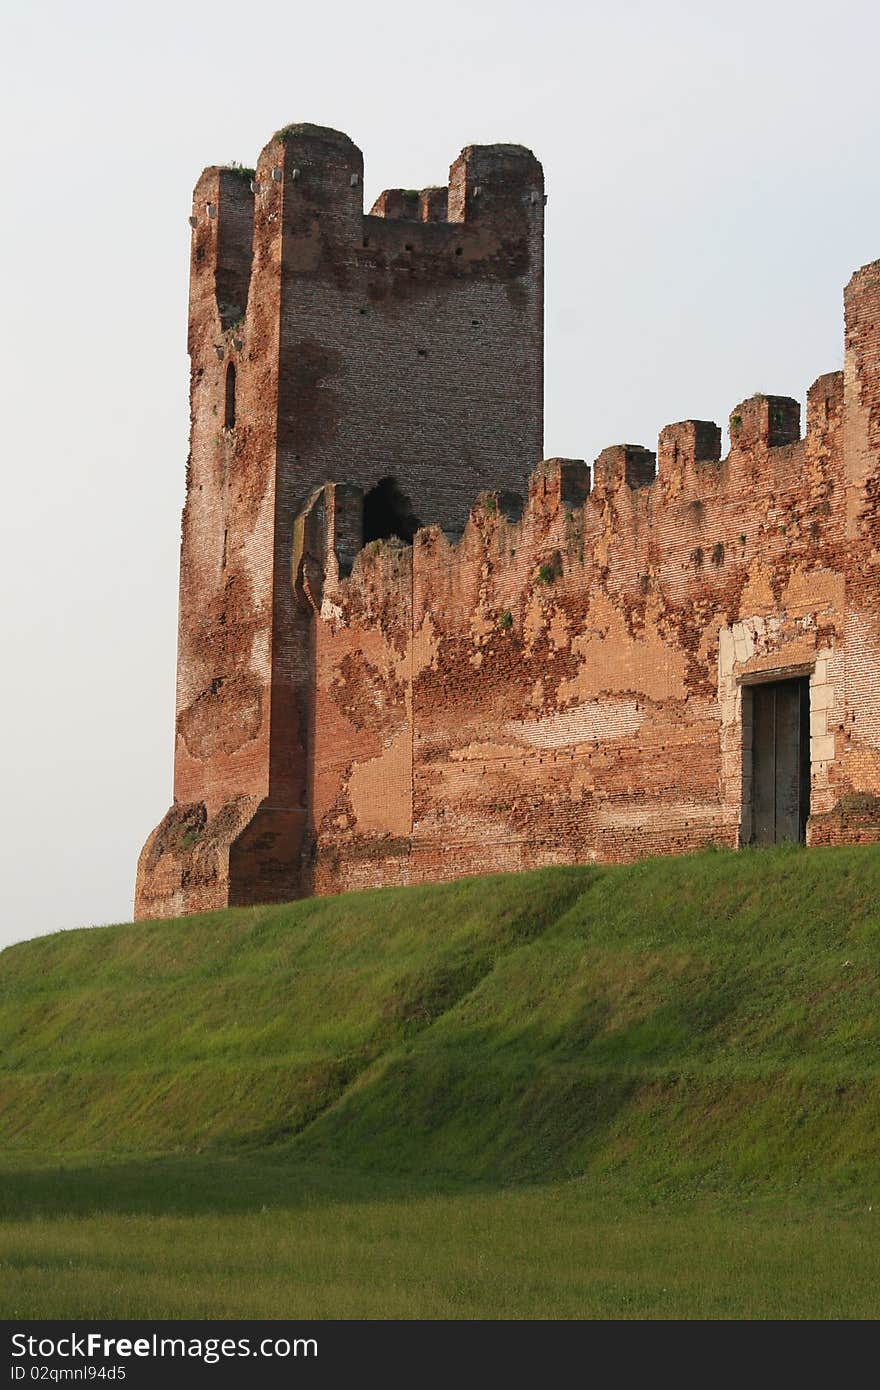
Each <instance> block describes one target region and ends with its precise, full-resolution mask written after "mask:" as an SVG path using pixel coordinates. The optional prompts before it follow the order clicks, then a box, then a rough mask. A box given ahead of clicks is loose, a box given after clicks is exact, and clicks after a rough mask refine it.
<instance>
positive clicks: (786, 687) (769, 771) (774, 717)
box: [752, 679, 810, 845]
mask: <svg viewBox="0 0 880 1390" xmlns="http://www.w3.org/2000/svg"><path fill="white" fill-rule="evenodd" d="M752 799H753V800H752V839H753V841H754V843H755V844H757V845H780V844H784V843H786V842H793V843H797V842H798V841H803V839H804V837H805V834H806V828H807V817H808V816H809V814H810V687H809V682H808V681H807V680H806V679H803V680H791V681H775V682H774V683H773V684H772V685H755V686H752Z"/></svg>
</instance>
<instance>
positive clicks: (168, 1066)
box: [0, 848, 880, 1317]
mask: <svg viewBox="0 0 880 1390" xmlns="http://www.w3.org/2000/svg"><path fill="white" fill-rule="evenodd" d="M878 973H880V851H878V850H876V849H873V848H852V849H834V850H811V851H803V850H798V849H789V850H778V851H760V852H744V853H741V854H730V853H724V852H721V853H717V852H716V853H711V852H707V853H704V854H700V855H693V856H689V857H685V858H679V859H666V860H654V861H648V862H644V863H640V864H636V865H631V866H627V867H617V868H610V867H592V866H591V867H581V868H554V869H545V870H539V871H536V872H533V873H527V874H518V875H495V876H491V877H486V878H476V879H468V880H462V881H460V882H458V883H452V884H444V885H432V886H423V887H417V888H410V889H389V890H382V891H379V892H369V893H359V894H348V895H345V896H343V897H338V898H324V899H313V900H310V901H305V902H298V903H293V904H289V905H285V906H282V907H266V908H251V909H237V910H231V911H227V912H220V913H212V914H205V915H202V916H199V917H193V918H189V919H185V920H182V921H175V922H164V923H151V924H139V925H135V926H120V927H107V928H96V929H92V930H89V931H78V932H65V933H59V934H57V935H54V936H51V937H43V938H39V939H37V940H34V941H31V942H26V943H23V944H21V945H18V946H13V947H10V948H9V949H8V950H6V951H5V952H3V953H2V956H0V1134H2V1136H3V1139H2V1150H3V1152H2V1155H0V1171H2V1183H0V1216H2V1218H3V1225H2V1231H0V1269H2V1272H3V1274H4V1276H6V1277H4V1278H2V1279H0V1316H6V1317H10V1316H16V1317H24V1316H35V1317H48V1316H57V1317H83V1316H103V1317H110V1316H117V1317H122V1316H130V1317H138V1316H139V1317H158V1316H166V1317H175V1316H177V1317H188V1316H191V1317H198V1316H207V1317H212V1316H216V1317H220V1316H253V1317H257V1316H265V1317H287V1316H298V1317H299V1316H302V1317H307V1316H317V1317H346V1316H348V1317H355V1316H366V1317H443V1316H463V1317H468V1316H470V1317H525V1316H529V1317H544V1316H562V1317H580V1316H605V1317H607V1316H612V1317H613V1316H621V1317H623V1316H680V1317H687V1316H691V1317H693V1316H737V1317H751V1316H783V1317H784V1316H794V1317H800V1316H819V1317H827V1316H837V1317H846V1316H852V1317H867V1316H874V1315H876V1313H877V1311H878V1299H877V1295H876V1292H875V1290H876V1287H877V1276H878V1274H880V1260H878V1258H877V1242H878V1238H877V1236H876V1235H875V1230H876V1227H875V1222H876V1221H877V1220H878V1219H880V1182H878V1179H880V1155H878V1132H880V1087H878V1084H877V1083H878V1062H880V1013H878V1009H877V999H878V989H877V986H878Z"/></svg>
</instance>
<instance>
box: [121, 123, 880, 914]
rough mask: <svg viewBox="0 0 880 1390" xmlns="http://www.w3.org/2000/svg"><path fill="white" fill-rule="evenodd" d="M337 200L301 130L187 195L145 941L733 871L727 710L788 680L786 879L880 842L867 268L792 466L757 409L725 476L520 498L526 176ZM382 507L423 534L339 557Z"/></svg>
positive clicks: (628, 460) (664, 436) (742, 799)
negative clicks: (166, 926) (699, 870)
mask: <svg viewBox="0 0 880 1390" xmlns="http://www.w3.org/2000/svg"><path fill="white" fill-rule="evenodd" d="M361 184H362V164H361V159H360V154H359V152H358V151H357V149H356V147H355V146H353V145H352V144H351V142H350V141H349V140H348V139H347V137H344V136H341V135H338V134H337V133H336V132H328V131H324V130H321V129H318V128H315V127H291V128H290V129H289V130H288V131H287V132H281V133H280V134H279V135H278V136H276V137H275V139H274V140H273V141H272V142H270V144H269V145H268V146H267V147H266V150H264V152H263V154H262V155H261V158H260V162H259V164H258V167H257V170H256V171H255V174H254V178H253V186H254V191H253V192H252V191H251V186H250V182H249V180H248V179H247V178H246V177H242V176H241V174H240V173H238V172H236V171H228V170H208V171H206V173H205V174H204V175H203V176H202V179H201V180H200V183H199V184H198V185H197V188H196V197H195V203H194V211H193V219H194V222H195V226H194V231H193V267H192V290H191V326H190V352H191V356H192V362H193V396H192V399H193V410H192V440H191V452H190V463H189V469H188V491H187V503H186V509H185V511H184V525H183V542H182V559H181V623H180V653H179V674H178V686H179V688H178V719H177V731H178V732H177V755H176V770H175V803H174V805H173V806H172V808H171V810H170V811H169V813H168V815H167V816H166V817H165V819H164V821H163V822H162V824H161V825H160V826H159V827H158V828H157V830H156V831H154V832H153V835H152V836H151V837H150V839H149V840H148V842H147V844H146V846H145V848H144V851H143V853H142V856H141V861H140V865H139V874H138V893H137V904H136V911H137V914H138V915H139V916H155V915H172V914H176V913H180V912H183V911H192V910H198V909H200V908H203V907H212V906H217V905H222V904H224V903H226V902H247V901H267V900H278V899H281V898H285V897H292V896H296V895H298V894H302V893H310V892H315V893H326V892H335V891H339V890H340V889H345V888H353V887H364V886H371V885H378V884H385V883H392V882H410V881H421V880H426V879H428V880H430V879H442V878H449V877H454V876H457V875H460V874H466V873H476V872H484V871H487V870H500V869H517V868H523V867H529V866H532V865H538V864H545V863H556V862H564V863H570V862H583V861H588V860H592V859H601V860H620V859H629V858H633V857H637V856H641V855H645V854H656V853H670V852H677V851H680V850H685V849H690V848H696V847H699V846H701V845H703V844H706V843H707V842H715V843H718V844H722V845H728V846H731V847H732V846H735V845H738V844H740V843H743V842H747V841H748V839H749V837H750V834H751V823H750V791H751V789H750V777H751V725H750V707H751V705H750V691H751V687H752V685H753V684H754V683H756V682H760V681H764V680H771V679H784V678H787V677H788V676H791V675H799V676H805V677H807V678H808V679H809V684H810V782H811V790H810V820H809V823H808V829H807V836H808V840H809V842H810V843H833V842H837V841H841V840H849V841H853V840H855V841H859V840H867V839H878V838H880V696H878V691H880V511H878V497H880V340H878V333H880V318H878V309H880V263H877V264H875V265H872V266H867V267H865V268H864V269H863V270H861V271H860V272H858V273H857V274H856V275H855V276H854V277H853V280H852V281H851V283H850V285H849V286H848V288H847V292H846V362H845V371H844V372H843V373H832V374H830V375H828V376H824V377H820V378H819V379H818V381H817V382H816V383H815V384H814V386H813V387H812V388H811V390H810V392H809V395H808V402H807V420H806V431H805V434H804V436H803V437H801V429H800V408H799V406H798V404H797V402H795V401H792V400H789V399H787V398H781V397H766V396H757V397H754V398H752V399H751V400H749V401H745V402H743V403H742V404H741V405H740V406H738V407H737V408H736V409H735V410H734V411H733V413H732V414H731V417H730V439H731V448H730V452H729V454H728V455H727V457H725V458H723V459H722V458H721V457H720V454H721V433H720V430H719V429H718V427H717V426H716V425H715V424H714V423H712V422H706V421H684V422H681V423H679V424H675V425H670V426H668V427H667V428H665V429H664V430H663V431H662V432H661V435H660V439H659V441H658V446H657V450H656V453H655V452H654V451H649V450H648V449H645V448H643V447H637V446H632V445H621V446H617V447H614V448H611V449H607V450H605V451H604V452H603V453H602V454H601V455H600V457H599V458H598V459H597V460H596V464H595V468H594V470H593V472H594V476H593V477H592V478H591V476H590V470H589V469H588V468H587V467H586V466H585V465H584V464H583V463H581V462H579V461H577V460H549V461H545V462H543V463H541V464H540V465H538V466H537V467H535V465H536V463H537V460H538V459H539V457H540V453H541V447H540V441H541V411H540V398H541V375H542V357H543V345H542V338H541V301H542V289H541V284H542V222H543V183H542V178H541V172H540V166H539V165H538V164H537V161H535V160H534V158H533V156H531V155H530V154H529V152H528V151H525V150H523V149H522V148H521V147H517V146H492V147H471V148H470V149H468V150H466V151H464V152H463V154H462V156H461V158H460V159H459V160H458V161H456V163H455V164H454V165H453V166H452V169H451V171H450V181H449V185H448V187H447V188H444V189H436V188H431V189H426V190H422V191H421V192H415V191H408V190H389V191H388V192H386V193H384V194H383V195H382V196H381V197H380V199H379V200H378V202H377V204H376V205H375V206H374V208H373V211H372V212H371V213H370V214H369V215H367V216H364V214H363V209H362V202H361V198H362V193H361ZM212 206H213V209H214V210H213V213H212V212H211V207H212ZM242 301H244V303H242ZM230 364H232V366H233V367H234V369H235V373H236V376H235V420H234V423H232V424H230V423H228V421H227V420H226V414H227V412H228V399H229V397H228V391H227V373H228V372H229V370H230ZM387 477H393V478H394V479H395V482H396V484H397V486H398V487H399V489H400V490H401V492H402V494H403V495H404V496H405V498H406V500H407V503H408V505H409V506H410V508H411V512H412V515H413V519H414V522H415V523H418V524H419V528H420V529H417V530H416V534H415V536H414V540H413V544H412V545H405V544H403V543H402V542H400V541H398V540H394V539H378V540H376V541H373V542H368V543H367V545H366V546H365V547H364V546H363V540H364V529H363V528H364V516H365V509H364V498H365V495H367V494H368V493H369V490H370V489H371V488H372V487H373V486H374V485H375V484H376V483H377V482H379V481H380V479H382V478H387ZM328 480H330V481H328ZM591 483H592V487H591ZM516 494H521V495H524V494H527V496H525V504H524V506H523V505H522V503H520V504H518V503H517V500H516Z"/></svg>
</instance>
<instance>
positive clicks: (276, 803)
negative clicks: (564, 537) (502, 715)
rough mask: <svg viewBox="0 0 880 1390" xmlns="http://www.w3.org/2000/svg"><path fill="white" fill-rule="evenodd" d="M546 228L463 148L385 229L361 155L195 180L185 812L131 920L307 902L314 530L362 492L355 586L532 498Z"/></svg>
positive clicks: (184, 564) (539, 204)
mask: <svg viewBox="0 0 880 1390" xmlns="http://www.w3.org/2000/svg"><path fill="white" fill-rule="evenodd" d="M543 216H544V193H543V175H542V170H541V166H540V164H539V163H538V161H537V160H536V159H535V158H534V156H533V155H532V154H531V153H530V152H529V151H528V150H526V149H524V148H522V147H521V146H518V145H489V146H469V147H468V148H467V149H465V150H464V151H463V152H462V154H461V155H460V156H459V158H458V159H457V160H456V161H455V163H454V164H453V165H452V168H451V170H450V176H449V184H448V187H446V188H427V189H423V190H421V191H420V192H417V191H415V190H407V189H391V190H388V191H386V192H385V193H383V194H382V195H381V196H380V197H379V199H378V200H377V201H376V203H375V205H374V206H373V208H372V210H371V212H370V213H369V214H368V215H365V214H364V210H363V160H362V156H361V152H360V150H358V148H357V147H356V146H355V145H354V144H353V143H352V142H351V140H350V139H349V138H348V137H347V136H345V135H343V134H340V133H339V132H338V131H333V130H328V129H324V128H322V127H318V126H311V125H293V126H288V127H286V128H285V129H284V130H281V131H279V132H278V133H277V134H276V135H275V136H274V137H273V139H272V140H271V141H270V142H269V144H268V145H267V146H266V148H265V149H264V150H263V152H262V154H261V155H260V158H259V161H258V164H257V168H256V170H255V171H253V174H251V171H247V170H240V169H237V168H229V169H221V168H209V169H206V170H205V172H204V173H203V174H202V176H201V178H200V179H199V181H198V183H197V184H196V188H195V192H194V197H193V211H192V217H191V219H190V222H191V225H192V260H191V270H190V312H189V354H190V359H191V441H190V455H189V460H188V464H187V494H186V504H185V507H184V512H183V531H182V541H181V570H180V625H179V642H178V673H177V717H176V742H175V772H174V804H173V805H172V807H171V809H170V810H169V812H168V814H167V815H166V816H165V818H164V820H163V821H162V822H161V824H160V825H159V826H158V827H157V829H156V830H155V831H154V832H153V834H152V835H151V836H150V837H149V839H148V841H147V843H146V845H145V846H144V849H143V851H142V854H141V858H140V862H139V866H138V881H137V892H136V902H135V912H136V916H138V917H151V916H169V915H176V914H179V913H182V912H186V911H198V910H202V909H208V908H214V907H220V906H225V905H226V904H228V903H229V904H231V903H247V902H268V901H283V900H286V899H289V898H292V897H295V896H296V895H297V894H298V893H299V892H301V891H303V886H304V880H303V852H304V843H305V841H304V835H305V828H306V825H307V823H308V778H307V775H306V758H307V750H308V743H309V728H308V720H309V690H310V686H311V684H312V683H313V677H312V674H311V672H312V659H311V653H310V646H309V643H310V625H309V622H308V620H307V617H306V616H305V615H304V614H303V612H302V611H301V604H299V603H298V601H297V597H296V592H295V585H296V581H297V578H298V574H297V569H298V566H299V565H300V564H301V561H302V556H301V546H300V545H299V543H298V540H297V528H298V524H299V525H300V526H301V525H302V522H299V523H298V518H300V514H301V512H302V509H303V507H304V505H305V503H306V502H307V500H308V498H309V497H310V495H311V494H312V493H313V492H314V490H315V489H317V488H320V487H322V486H323V484H325V483H326V482H327V481H334V482H337V483H340V484H342V483H346V484H351V485H353V486H351V487H349V488H348V489H343V488H337V489H336V498H337V514H336V517H335V533H336V536H337V547H338V552H339V559H340V563H341V564H342V565H343V566H345V565H346V564H350V563H351V560H352V559H353V558H354V555H355V554H356V553H357V551H358V550H360V548H361V547H362V545H363V544H364V543H365V542H368V541H370V540H373V539H382V538H384V537H388V536H391V535H395V534H396V535H398V536H399V537H400V538H401V539H402V540H404V541H410V540H411V539H412V536H413V533H414V531H415V530H416V529H417V527H418V526H419V525H426V524H432V523H433V524H437V525H439V526H440V527H441V528H442V529H443V530H444V531H446V532H447V533H448V534H451V535H455V534H458V533H460V532H461V531H462V529H463V528H464V525H465V522H466V519H467V515H468V509H469V506H470V504H471V502H472V500H473V498H474V497H475V495H476V494H477V493H479V492H480V491H481V490H483V489H486V488H492V489H500V490H503V491H508V492H514V493H520V494H522V493H524V492H525V490H526V484H527V477H528V474H529V472H530V470H531V469H532V468H533V467H534V466H535V464H536V463H537V461H538V460H539V459H540V458H541V455H542V397H543ZM343 498H345V499H346V503H345V509H344V514H343V508H342V499H343ZM343 540H344V545H343V544H342V541H343Z"/></svg>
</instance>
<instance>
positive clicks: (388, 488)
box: [364, 477, 421, 545]
mask: <svg viewBox="0 0 880 1390" xmlns="http://www.w3.org/2000/svg"><path fill="white" fill-rule="evenodd" d="M420 525H421V523H420V521H419V519H418V517H417V516H416V514H415V512H414V511H413V506H412V503H411V502H410V500H409V498H408V497H407V495H406V493H405V492H403V491H402V489H401V488H400V486H399V484H398V482H397V479H396V478H391V477H388V478H382V479H381V481H380V482H378V483H377V484H376V486H375V487H374V488H371V489H370V491H369V492H368V493H367V494H366V496H365V497H364V545H368V544H369V542H370V541H384V540H389V539H390V537H391V536H397V537H398V538H399V539H400V540H402V541H403V542H404V543H405V544H406V545H412V539H413V536H414V535H415V533H416V531H418V529H419V526H420Z"/></svg>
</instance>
